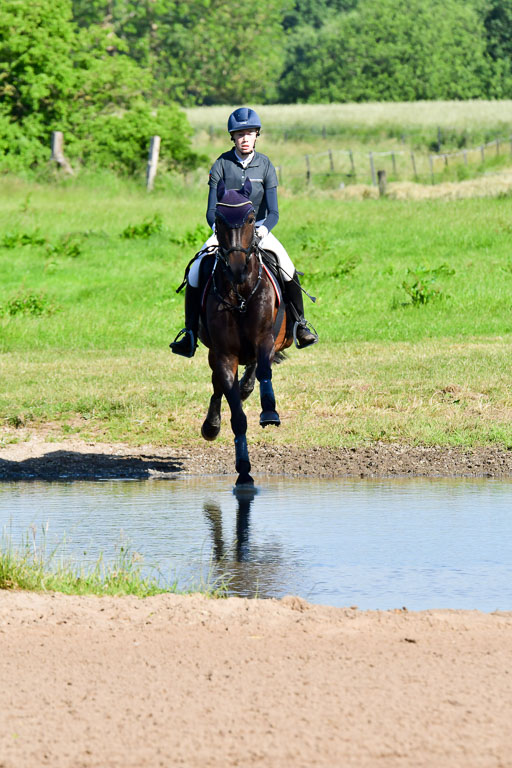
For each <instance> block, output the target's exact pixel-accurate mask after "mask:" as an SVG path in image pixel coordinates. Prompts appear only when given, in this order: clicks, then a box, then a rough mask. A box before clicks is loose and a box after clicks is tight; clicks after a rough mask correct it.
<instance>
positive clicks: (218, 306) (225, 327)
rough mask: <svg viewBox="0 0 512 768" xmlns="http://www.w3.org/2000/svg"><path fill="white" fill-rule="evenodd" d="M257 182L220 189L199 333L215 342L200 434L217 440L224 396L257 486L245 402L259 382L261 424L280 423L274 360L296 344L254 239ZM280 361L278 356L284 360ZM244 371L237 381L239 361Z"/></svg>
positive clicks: (243, 470)
mask: <svg viewBox="0 0 512 768" xmlns="http://www.w3.org/2000/svg"><path fill="white" fill-rule="evenodd" d="M250 192H251V183H250V181H247V182H246V184H245V185H244V187H243V188H242V189H241V190H234V189H232V190H228V191H227V192H226V190H225V187H224V184H223V183H222V182H220V183H219V186H218V188H217V199H218V203H217V216H216V223H215V226H216V233H217V238H218V241H219V248H218V251H217V253H216V258H215V266H214V269H213V273H212V275H211V276H210V278H209V281H208V283H207V285H206V288H205V291H204V299H203V312H202V316H201V324H200V331H199V337H200V339H201V341H202V342H203V344H205V345H206V346H207V347H209V355H208V360H209V363H210V367H211V369H212V384H213V395H212V397H211V399H210V406H209V408H208V413H207V416H206V419H205V421H204V423H203V426H202V429H201V433H202V435H203V437H204V438H205V439H206V440H214V439H215V438H216V437H217V435H218V434H219V432H220V425H221V401H222V396H223V395H224V397H225V398H226V400H227V402H228V404H229V407H230V410H231V428H232V430H233V433H234V435H235V467H236V470H237V472H238V473H239V474H238V478H237V481H236V484H237V485H252V484H253V483H254V481H253V479H252V477H251V475H250V474H249V473H250V471H251V463H250V461H249V453H248V450H247V438H246V432H247V418H246V416H245V413H244V411H243V408H242V401H243V400H246V399H247V398H248V397H249V395H250V394H251V392H252V391H253V389H254V384H255V378H256V379H258V381H259V385H260V400H261V415H260V424H261V426H262V427H266V426H268V425H273V426H279V424H280V419H279V414H278V413H277V411H276V401H275V396H274V390H273V387H272V363H273V362H274V360H275V359H276V356H278V355H279V353H280V351H281V350H283V349H285V348H286V347H289V346H290V345H291V344H292V341H293V339H292V335H291V333H290V332H289V329H288V327H287V318H286V311H285V310H284V301H283V300H282V298H280V297H279V295H278V292H277V291H276V286H275V281H274V280H273V278H272V276H271V274H270V272H269V271H268V270H267V268H266V266H265V265H264V264H263V261H262V255H261V252H260V251H259V249H258V247H257V242H256V238H255V221H256V215H255V211H254V208H253V205H252V203H251V201H250V200H249V195H250ZM278 359H279V358H278ZM239 365H244V366H245V372H244V375H243V377H242V379H241V381H240V382H239V381H238V367H239Z"/></svg>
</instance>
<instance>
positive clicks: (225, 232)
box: [215, 179, 256, 285]
mask: <svg viewBox="0 0 512 768" xmlns="http://www.w3.org/2000/svg"><path fill="white" fill-rule="evenodd" d="M251 191H252V184H251V181H250V179H247V180H246V182H245V184H244V186H243V187H242V188H241V189H228V190H227V191H226V186H225V184H224V182H223V181H222V180H221V181H219V184H218V186H217V201H218V202H217V208H216V212H215V230H216V233H217V239H218V241H219V254H220V256H221V258H222V260H223V262H224V264H225V265H226V267H227V268H228V271H229V273H230V276H231V278H232V282H233V283H235V284H236V285H240V284H241V283H243V282H245V280H246V279H247V267H248V263H249V259H250V258H251V254H252V252H253V248H254V225H255V223H256V213H255V211H254V206H253V204H252V202H251V201H250V199H249V197H250V194H251Z"/></svg>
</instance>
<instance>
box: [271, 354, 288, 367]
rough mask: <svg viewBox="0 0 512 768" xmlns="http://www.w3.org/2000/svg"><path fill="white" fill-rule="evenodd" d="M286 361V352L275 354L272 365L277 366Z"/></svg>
mask: <svg viewBox="0 0 512 768" xmlns="http://www.w3.org/2000/svg"><path fill="white" fill-rule="evenodd" d="M287 359H288V355H287V354H286V352H276V354H275V355H274V365H279V363H284V361H285V360H287Z"/></svg>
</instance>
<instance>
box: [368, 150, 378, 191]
mask: <svg viewBox="0 0 512 768" xmlns="http://www.w3.org/2000/svg"><path fill="white" fill-rule="evenodd" d="M368 157H369V158H370V172H371V174H372V186H374V187H376V186H377V179H376V178H375V164H374V162H373V152H368Z"/></svg>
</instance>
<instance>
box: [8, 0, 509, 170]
mask: <svg viewBox="0 0 512 768" xmlns="http://www.w3.org/2000/svg"><path fill="white" fill-rule="evenodd" d="M509 97H512V0H295V1H294V0H258V2H257V3H234V2H233V0H186V1H185V0H34V2H32V3H27V2H25V0H2V3H1V5H0V158H1V159H2V167H7V168H8V167H12V168H15V167H19V166H20V165H23V167H27V165H37V164H38V163H40V162H41V160H42V159H43V158H46V157H47V147H48V131H49V130H57V129H58V130H63V131H65V132H66V135H67V136H69V138H68V143H67V147H66V148H67V152H68V153H69V155H70V157H71V158H76V159H78V160H80V161H81V162H84V163H87V162H89V161H92V159H94V161H95V162H97V163H101V164H103V165H108V166H111V167H113V168H120V169H123V170H128V171H133V170H135V168H138V167H140V164H141V160H142V159H143V158H144V157H145V155H146V152H147V141H148V137H149V136H150V135H151V134H154V133H158V134H160V135H161V136H162V150H161V151H162V157H163V158H164V160H165V162H167V163H168V164H169V167H175V168H180V169H186V168H192V167H194V166H195V165H197V164H198V163H199V162H200V161H201V158H200V157H199V156H198V155H197V154H196V153H194V152H193V151H192V150H191V146H190V128H189V126H188V124H187V121H186V119H185V116H184V114H183V112H182V111H181V110H180V109H179V107H178V106H176V105H180V106H192V105H205V104H206V105H208V104H232V105H235V104H244V103H298V102H310V103H317V102H345V101H355V102H358V101H369V100H375V101H380V100H382V101H414V100H418V99H478V98H509ZM120 117H122V118H123V119H122V120H121V119H120Z"/></svg>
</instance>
